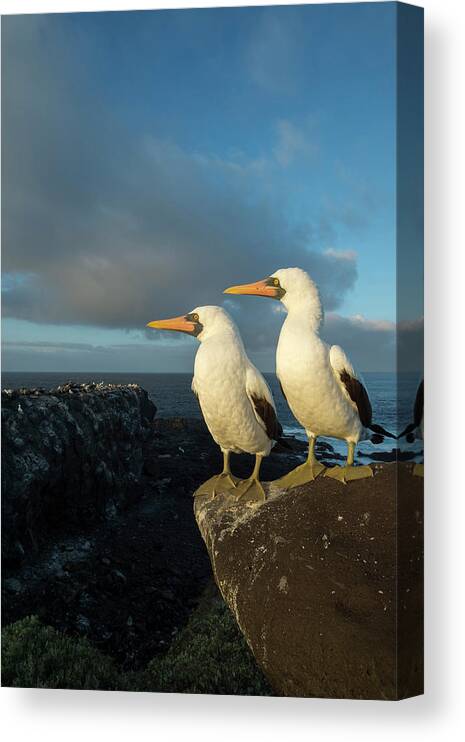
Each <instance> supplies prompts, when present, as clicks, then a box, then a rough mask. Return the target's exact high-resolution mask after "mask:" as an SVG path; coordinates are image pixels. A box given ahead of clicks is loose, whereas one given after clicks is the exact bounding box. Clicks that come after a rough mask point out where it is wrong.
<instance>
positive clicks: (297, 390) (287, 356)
mask: <svg viewBox="0 0 465 742" xmlns="http://www.w3.org/2000/svg"><path fill="white" fill-rule="evenodd" d="M225 293H227V294H251V295H255V296H267V297H270V298H273V299H278V300H280V301H281V303H282V304H283V305H284V307H285V308H286V310H287V317H286V319H285V321H284V324H283V326H282V328H281V333H280V336H279V341H278V347H277V351H276V374H277V376H278V379H279V382H280V384H281V388H282V391H283V394H284V396H285V398H286V400H287V403H288V405H289V407H290V408H291V410H292V413H293V414H294V416H295V417H296V418H297V420H298V421H299V422H300V423H301V425H302V426H303V427H304V428H305V431H306V433H307V436H308V440H309V450H308V458H307V461H306V462H305V464H302V465H301V466H299V467H297V468H296V469H294V470H293V471H291V472H289V474H287V475H285V476H284V477H283V478H282V479H280V480H279V481H278V484H280V485H281V486H283V487H295V486H298V485H300V484H304V483H305V482H309V481H312V480H313V479H315V478H316V477H317V476H318V475H319V474H321V473H322V472H323V471H324V469H325V467H324V466H323V465H322V464H320V463H319V462H318V460H317V459H316V457H315V453H314V451H315V442H316V439H317V437H318V436H326V437H330V438H340V439H343V440H345V441H347V446H348V455H347V462H346V465H345V466H342V467H340V466H336V467H332V468H330V469H327V470H326V471H325V476H329V477H333V478H334V479H338V480H340V481H341V482H343V483H346V482H347V481H348V480H351V479H361V478H364V477H371V476H373V471H372V469H371V467H369V466H354V453H355V446H356V444H357V443H358V442H359V441H360V440H364V439H367V438H371V440H372V441H373V442H375V443H379V442H380V441H381V440H382V439H383V436H385V435H387V436H390V437H392V438H394V437H395V436H393V435H392V434H391V433H388V432H387V431H386V430H384V428H381V427H380V426H378V425H373V424H372V411H371V404H370V400H369V398H368V394H367V392H366V389H365V387H364V386H363V384H362V382H361V380H360V377H359V376H358V375H357V373H356V372H355V370H354V367H353V366H352V364H351V362H350V360H349V359H348V358H347V356H346V354H345V353H344V351H343V350H342V348H340V347H339V346H338V345H333V346H331V347H330V346H329V345H327V344H326V343H325V342H324V341H323V340H322V339H321V338H320V336H319V331H320V327H321V324H322V322H323V307H322V304H321V300H320V296H319V292H318V288H317V286H316V285H315V283H314V282H313V281H312V279H311V278H310V276H309V275H308V274H307V273H306V272H305V271H303V270H301V269H300V268H285V269H281V270H278V271H276V273H273V274H272V275H271V276H269V277H268V278H265V279H264V280H262V281H258V282H256V283H252V284H244V285H241V286H231V287H230V288H228V289H226V291H225ZM372 433H375V435H372Z"/></svg>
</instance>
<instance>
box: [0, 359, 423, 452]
mask: <svg viewBox="0 0 465 742" xmlns="http://www.w3.org/2000/svg"><path fill="white" fill-rule="evenodd" d="M265 378H266V380H267V382H268V384H269V386H270V387H271V391H272V392H273V396H274V399H275V402H276V408H277V412H278V417H279V420H280V422H281V425H282V426H283V429H284V434H285V435H289V436H294V437H296V438H298V439H300V440H306V436H305V431H304V430H303V428H302V427H301V425H299V423H298V422H297V420H296V419H295V418H294V416H293V415H292V413H291V411H290V409H289V407H288V406H287V403H286V400H285V399H284V397H283V395H282V393H281V390H280V388H279V383H278V380H277V378H276V376H275V375H274V374H265ZM363 380H364V383H365V386H366V388H367V391H368V395H369V397H370V400H371V405H372V408H373V422H375V423H377V424H378V425H382V426H383V427H384V428H386V430H388V431H390V432H391V433H394V434H397V433H399V432H400V431H401V430H402V429H403V428H404V427H405V426H406V425H407V424H408V423H410V422H411V421H412V419H413V405H414V402H415V395H416V391H417V388H418V383H419V381H420V379H419V376H418V374H415V373H411V374H395V373H381V372H366V373H364V374H363ZM68 381H73V382H76V383H78V384H82V383H85V382H100V381H103V382H105V383H110V384H139V385H140V386H141V387H143V388H144V389H146V391H147V392H148V395H149V397H150V399H151V400H152V401H153V402H154V404H155V405H156V406H157V410H158V412H157V415H158V416H159V417H196V418H199V417H201V414H202V413H201V411H200V408H199V405H198V403H197V400H196V398H195V396H194V394H193V393H192V391H191V381H192V375H191V374H179V373H178V374H176V373H163V374H148V373H145V374H141V373H94V372H89V373H83V372H77V373H71V372H69V371H65V372H54V373H34V372H21V373H19V372H17V373H16V372H5V373H3V374H2V388H7V389H15V388H19V387H43V388H45V389H52V388H54V387H56V386H58V385H59V384H64V383H66V382H68ZM322 440H323V439H322ZM325 440H327V442H328V443H330V444H331V445H332V446H333V449H334V451H335V452H336V453H337V454H341V455H343V456H345V455H346V451H347V447H346V444H345V443H344V441H339V440H336V439H334V438H328V439H325ZM397 445H398V444H397V441H395V440H393V439H392V438H391V439H390V438H385V439H384V441H383V443H381V444H378V445H376V446H375V445H374V444H373V443H371V442H370V441H362V442H361V443H360V444H359V446H358V450H357V462H358V463H370V458H369V457H368V456H367V455H369V454H372V453H374V452H379V453H381V452H383V453H385V454H389V453H390V452H391V451H392V449H393V448H396V447H397ZM403 448H405V441H404V442H403ZM408 449H409V450H412V453H414V454H415V460H420V459H421V455H422V449H423V445H422V441H415V442H414V443H412V444H408ZM328 458H330V457H328ZM386 458H388V456H386ZM338 463H340V461H339V462H338Z"/></svg>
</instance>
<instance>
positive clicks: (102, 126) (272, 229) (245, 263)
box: [2, 18, 357, 347]
mask: <svg viewBox="0 0 465 742" xmlns="http://www.w3.org/2000/svg"><path fill="white" fill-rule="evenodd" d="M57 28H58V27H57V26H55V27H54V31H55V32H54V33H53V35H52V34H50V33H49V31H48V26H47V22H46V21H42V20H40V19H39V18H36V19H28V22H27V23H26V22H24V21H23V19H21V18H10V19H8V22H7V23H4V24H3V36H2V41H3V45H2V46H3V60H4V64H3V65H2V70H3V127H2V137H3V173H2V178H3V214H2V216H3V270H4V271H5V272H7V273H9V274H10V275H11V276H13V277H14V276H20V277H24V278H23V279H22V280H19V281H14V280H13V281H11V282H10V283H9V284H8V287H7V290H6V291H5V292H4V295H3V306H4V313H5V315H6V316H9V317H16V318H21V319H28V320H34V321H36V322H39V323H63V324H70V323H72V324H88V325H91V326H92V325H93V326H102V327H113V328H115V327H117V328H141V327H143V326H144V325H145V323H146V322H147V321H149V320H151V319H155V318H157V317H160V316H168V315H172V314H177V313H180V312H182V311H184V310H187V309H190V308H192V307H194V306H197V305H202V304H212V303H213V304H214V303H221V302H222V301H223V296H222V293H221V292H222V289H223V288H224V287H225V286H227V285H229V284H232V283H237V282H241V281H246V280H251V279H254V278H257V279H258V278H260V277H263V276H265V275H268V274H269V273H271V272H273V271H274V270H276V269H277V268H280V267H286V266H287V265H300V266H301V267H303V268H305V269H307V270H309V271H310V272H311V274H312V275H313V276H314V278H315V279H316V280H317V282H318V283H319V285H320V287H321V291H322V295H323V299H324V302H325V307H326V308H327V309H328V310H334V309H337V308H338V307H339V306H340V305H341V303H342V301H343V299H344V296H345V295H346V293H347V292H348V291H350V289H351V288H352V287H353V285H354V283H355V281H356V277H357V269H356V260H355V257H354V256H347V255H345V254H344V255H340V254H338V253H336V252H335V251H329V252H326V253H325V252H324V251H321V250H320V247H322V246H321V245H320V244H319V243H318V236H319V234H320V231H319V230H320V227H319V225H318V224H312V223H308V224H304V225H300V226H299V227H298V228H296V227H293V226H290V225H289V224H288V223H287V221H286V218H285V216H284V209H283V205H282V203H281V202H280V199H279V197H278V194H276V193H273V189H270V188H269V187H268V185H269V184H268V183H267V173H268V172H269V170H268V167H269V166H270V164H269V163H268V164H267V163H266V162H265V163H263V162H262V163H254V162H251V163H247V162H242V163H241V164H238V163H237V162H229V161H223V160H220V159H218V158H216V157H212V156H206V155H200V154H199V153H195V152H186V151H183V150H182V149H181V148H180V147H178V146H177V145H176V144H174V143H173V142H170V141H166V140H160V139H157V138H156V137H153V136H151V134H150V133H147V132H134V131H133V130H131V131H129V130H126V129H125V126H124V124H123V123H122V122H121V121H119V120H117V119H116V118H113V117H112V115H111V111H110V110H109V109H108V107H107V106H104V105H103V104H102V102H101V101H100V100H99V98H98V96H97V95H96V93H95V92H93V90H94V88H93V86H92V80H91V79H89V78H88V76H87V73H86V71H85V68H84V67H81V66H80V65H79V59H77V60H76V50H75V49H74V51H73V44H74V40H73V39H72V38H71V37H69V36H67V35H66V32H65V31H63V32H62V34H61V35H60V34H58V33H56V31H57ZM84 51H85V50H84ZM81 53H83V52H82V50H81ZM87 68H88V65H87V67H86V69H87ZM292 134H293V137H294V138H293V140H292V141H293V142H294V141H298V144H299V147H300V148H301V147H302V146H303V144H302V142H301V141H300V140H298V137H297V134H296V132H295V131H294V130H292ZM296 137H297V139H296ZM288 145H289V143H288ZM293 146H294V145H293ZM288 148H289V146H288ZM281 154H282V153H281ZM285 154H286V158H285V159H286V163H287V162H288V160H289V157H290V155H289V152H288V150H286V153H285ZM272 156H273V153H271V155H270V157H272ZM281 159H282V157H281ZM278 166H279V162H278V163H277V162H276V158H275V162H274V163H273V164H272V165H271V167H278ZM237 313H238V315H237V316H238V320H239V321H240V324H241V328H242V329H243V331H245V334H246V336H247V338H249V339H250V338H251V337H252V336H254V337H255V338H256V337H258V338H259V341H258V347H261V345H263V346H264V345H266V342H267V338H269V337H270V332H271V335H272V334H273V332H274V331H275V330H274V329H272V330H271V331H267V332H263V330H262V328H263V327H264V326H266V322H267V321H270V322H271V327H272V328H276V327H278V324H279V322H278V318H275V317H274V314H273V308H272V307H271V305H270V304H266V305H265V304H263V306H261V307H258V303H257V307H256V308H254V310H253V312H250V313H249V314H248V316H247V317H246V321H245V320H244V315H241V314H240V310H237ZM244 327H245V330H244ZM260 333H261V335H260Z"/></svg>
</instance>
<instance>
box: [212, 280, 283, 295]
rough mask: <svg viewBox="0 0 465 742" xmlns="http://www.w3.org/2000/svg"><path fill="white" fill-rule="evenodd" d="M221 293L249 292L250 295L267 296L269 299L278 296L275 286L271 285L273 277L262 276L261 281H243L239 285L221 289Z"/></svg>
mask: <svg viewBox="0 0 465 742" xmlns="http://www.w3.org/2000/svg"><path fill="white" fill-rule="evenodd" d="M223 294H249V295H250V296H268V297H269V298H271V299H276V298H278V291H277V289H276V286H273V279H271V280H270V279H269V278H264V279H263V280H262V281H256V282H255V283H243V284H240V285H239V286H230V287H229V288H228V289H225V290H224V291H223Z"/></svg>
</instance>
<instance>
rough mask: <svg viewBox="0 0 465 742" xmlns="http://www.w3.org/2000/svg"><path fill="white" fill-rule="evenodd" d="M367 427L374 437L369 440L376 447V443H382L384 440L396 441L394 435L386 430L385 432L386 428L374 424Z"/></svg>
mask: <svg viewBox="0 0 465 742" xmlns="http://www.w3.org/2000/svg"><path fill="white" fill-rule="evenodd" d="M368 427H369V429H370V430H371V431H372V432H373V433H374V435H372V436H371V438H370V440H371V442H372V443H374V444H375V445H377V444H378V443H382V442H383V441H384V439H385V438H394V440H397V436H396V435H394V433H390V432H389V431H388V430H386V428H383V427H382V426H381V425H376V423H373V424H372V425H369V426H368Z"/></svg>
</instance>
